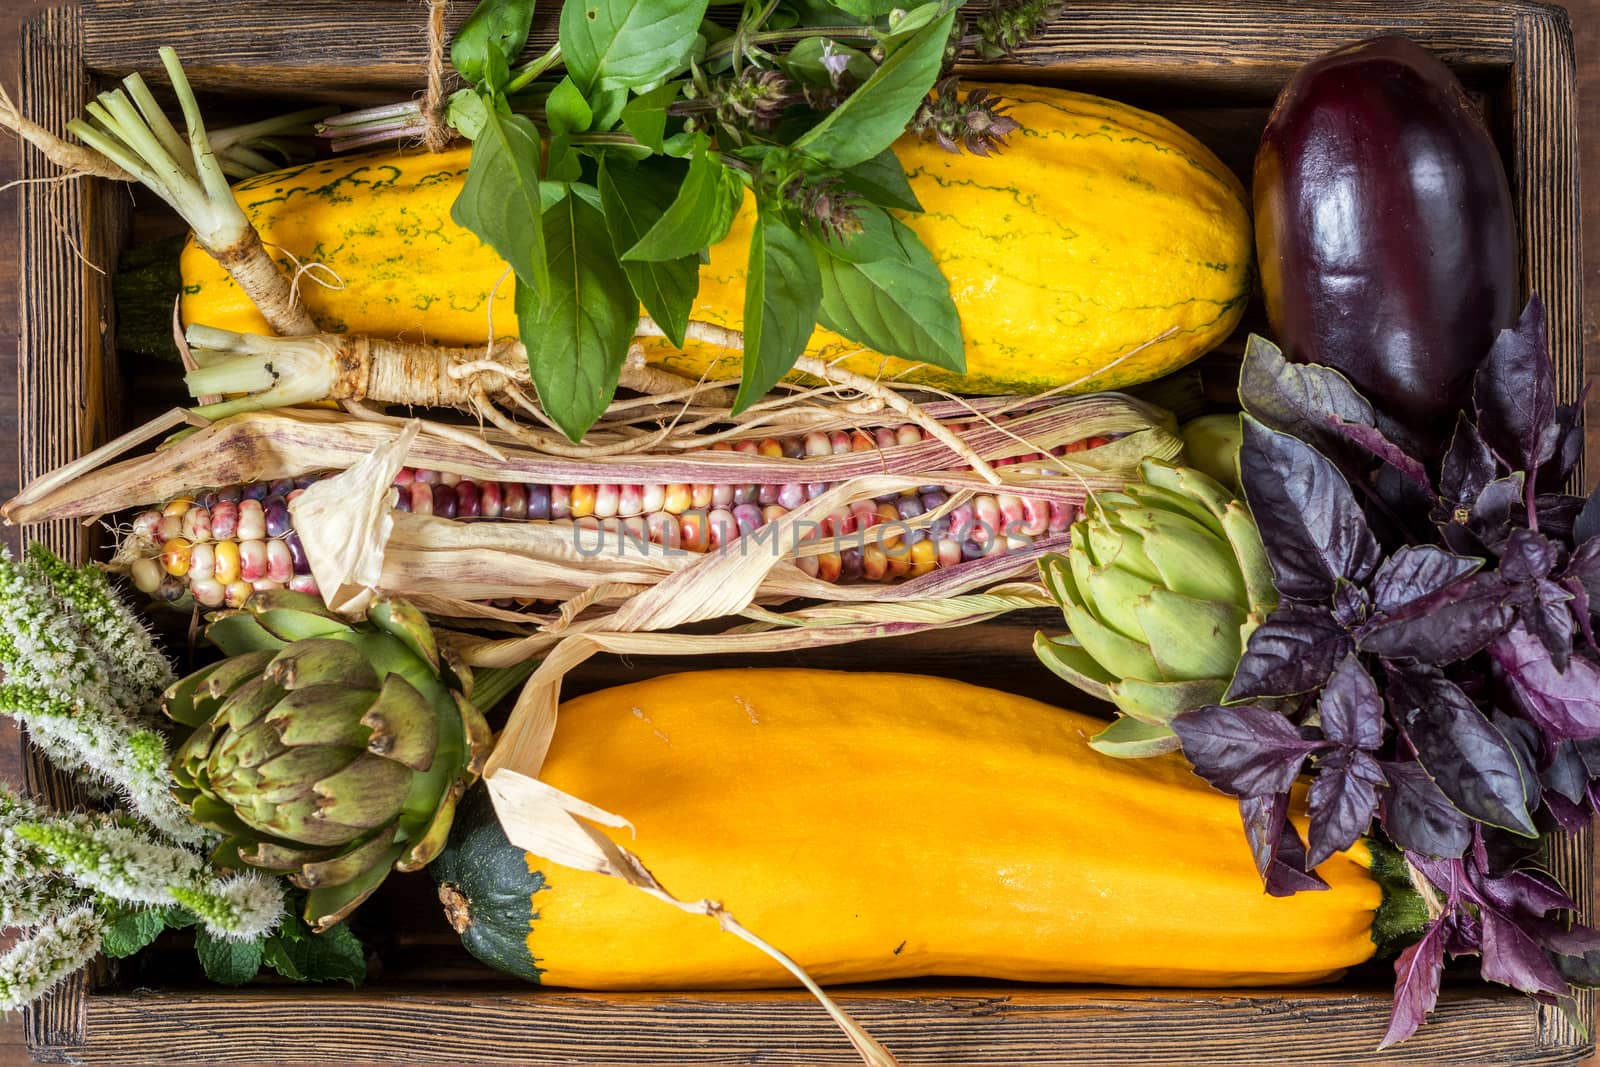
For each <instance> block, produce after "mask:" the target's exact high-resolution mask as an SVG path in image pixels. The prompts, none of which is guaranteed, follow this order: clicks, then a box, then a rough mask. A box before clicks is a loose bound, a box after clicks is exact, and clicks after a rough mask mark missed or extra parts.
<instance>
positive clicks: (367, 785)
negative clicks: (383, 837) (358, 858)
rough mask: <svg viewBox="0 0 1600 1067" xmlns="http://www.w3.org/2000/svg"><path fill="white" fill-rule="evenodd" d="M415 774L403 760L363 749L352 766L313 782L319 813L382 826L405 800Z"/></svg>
mask: <svg viewBox="0 0 1600 1067" xmlns="http://www.w3.org/2000/svg"><path fill="white" fill-rule="evenodd" d="M412 774H413V772H412V771H411V769H410V768H409V767H406V766H404V765H403V764H399V763H395V762H394V761H393V760H390V759H387V758H385V757H383V756H375V755H373V754H372V753H370V752H363V753H361V755H359V756H357V757H356V758H355V759H354V760H352V761H351V762H350V764H349V766H347V767H344V768H343V769H341V770H338V771H336V772H334V773H333V774H330V775H328V776H327V777H325V778H321V779H320V780H318V781H317V783H316V785H314V786H312V789H313V790H314V791H315V792H316V795H317V809H318V812H319V816H320V817H321V818H325V819H331V820H332V821H334V822H336V823H342V824H343V825H345V826H361V827H364V828H366V829H369V830H370V829H372V828H373V827H375V826H382V825H383V824H384V823H386V822H388V821H389V820H391V819H393V818H394V817H395V815H396V814H397V813H398V812H399V811H400V808H401V806H402V805H403V804H405V802H406V797H407V795H408V794H409V793H410V791H411V778H412Z"/></svg>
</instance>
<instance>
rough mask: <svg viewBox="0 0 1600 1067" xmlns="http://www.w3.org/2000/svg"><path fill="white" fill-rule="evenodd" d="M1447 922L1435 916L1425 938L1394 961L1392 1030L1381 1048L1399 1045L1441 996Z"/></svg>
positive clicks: (1425, 1016)
mask: <svg viewBox="0 0 1600 1067" xmlns="http://www.w3.org/2000/svg"><path fill="white" fill-rule="evenodd" d="M1445 933H1446V931H1445V924H1444V922H1443V921H1442V920H1439V919H1435V920H1434V921H1433V924H1432V925H1431V926H1429V927H1428V929H1427V930H1426V931H1425V932H1424V933H1423V935H1422V938H1421V939H1420V940H1418V941H1416V942H1415V943H1413V944H1411V945H1407V946H1406V948H1405V951H1403V952H1401V953H1400V956H1399V958H1398V959H1396V960H1395V961H1394V1008H1393V1010H1392V1011H1391V1012H1390V1015H1389V1031H1388V1033H1386V1034H1384V1035H1383V1042H1382V1043H1381V1044H1379V1045H1378V1048H1379V1049H1386V1048H1388V1047H1389V1046H1390V1045H1398V1044H1399V1043H1400V1042H1402V1041H1404V1040H1405V1039H1406V1038H1408V1037H1410V1036H1411V1035H1412V1034H1414V1033H1416V1032H1417V1029H1418V1028H1419V1027H1421V1026H1422V1020H1423V1019H1425V1018H1427V1015H1428V1012H1430V1011H1432V1010H1433V1006H1434V1004H1435V1003H1436V1002H1437V1001H1438V999H1439V976H1440V975H1441V974H1443V973H1444V941H1445Z"/></svg>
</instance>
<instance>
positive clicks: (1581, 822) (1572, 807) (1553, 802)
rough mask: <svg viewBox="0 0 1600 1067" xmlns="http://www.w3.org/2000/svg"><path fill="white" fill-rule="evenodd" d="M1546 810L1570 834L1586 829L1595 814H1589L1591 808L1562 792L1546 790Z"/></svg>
mask: <svg viewBox="0 0 1600 1067" xmlns="http://www.w3.org/2000/svg"><path fill="white" fill-rule="evenodd" d="M1544 810H1545V811H1548V812H1549V813H1550V817H1551V818H1553V819H1555V821H1556V825H1557V826H1559V827H1561V829H1562V830H1564V831H1566V832H1567V833H1569V834H1575V833H1577V832H1578V831H1580V830H1585V829H1587V828H1588V827H1589V824H1590V823H1591V822H1593V821H1594V816H1592V815H1590V814H1589V809H1588V808H1586V807H1584V806H1583V805H1581V804H1574V803H1573V802H1572V801H1570V800H1568V799H1567V798H1566V797H1564V796H1562V795H1561V794H1560V793H1553V792H1550V791H1548V790H1547V791H1546V792H1545V794H1544Z"/></svg>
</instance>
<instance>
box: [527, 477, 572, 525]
mask: <svg viewBox="0 0 1600 1067" xmlns="http://www.w3.org/2000/svg"><path fill="white" fill-rule="evenodd" d="M528 518H530V519H531V518H533V500H532V498H531V497H530V498H529V500H528ZM550 518H552V519H555V520H558V521H559V520H561V519H570V518H572V487H571V486H567V485H552V486H551V487H550Z"/></svg>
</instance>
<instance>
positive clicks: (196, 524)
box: [183, 508, 211, 541]
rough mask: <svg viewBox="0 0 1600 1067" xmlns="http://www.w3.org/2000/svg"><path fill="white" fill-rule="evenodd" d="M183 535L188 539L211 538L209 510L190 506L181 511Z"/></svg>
mask: <svg viewBox="0 0 1600 1067" xmlns="http://www.w3.org/2000/svg"><path fill="white" fill-rule="evenodd" d="M183 537H184V538H185V539H186V540H189V541H209V540H210V539H211V511H210V509H208V508H190V509H189V510H188V511H186V512H184V513H183Z"/></svg>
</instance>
